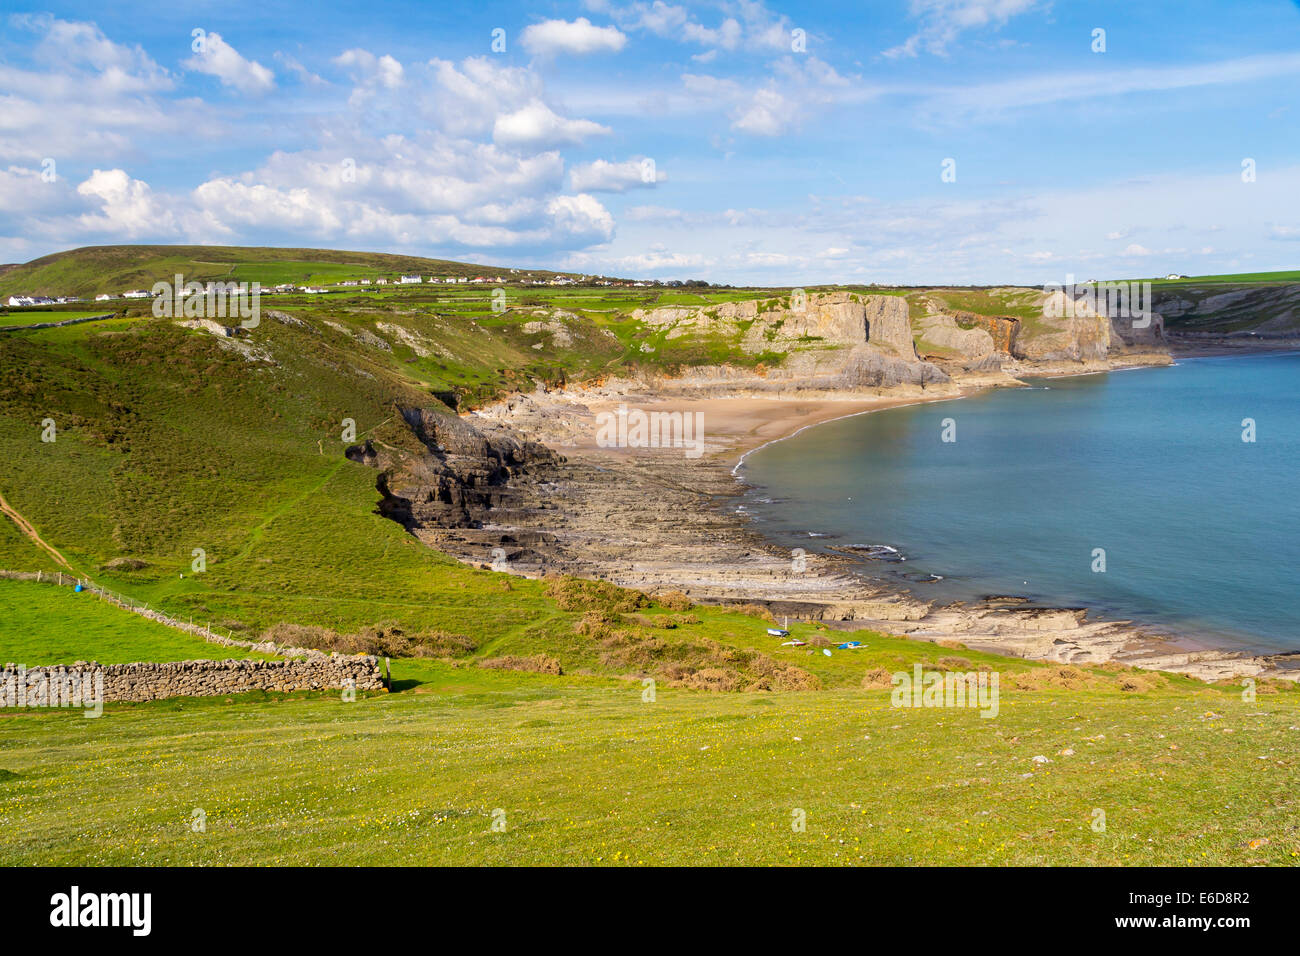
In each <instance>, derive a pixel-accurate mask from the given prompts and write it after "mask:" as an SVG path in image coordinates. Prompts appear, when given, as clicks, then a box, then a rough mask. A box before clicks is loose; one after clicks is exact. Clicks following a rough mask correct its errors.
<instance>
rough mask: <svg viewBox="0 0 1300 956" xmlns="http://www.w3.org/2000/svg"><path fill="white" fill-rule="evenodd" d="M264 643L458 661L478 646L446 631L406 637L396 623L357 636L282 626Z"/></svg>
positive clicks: (370, 628)
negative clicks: (447, 658)
mask: <svg viewBox="0 0 1300 956" xmlns="http://www.w3.org/2000/svg"><path fill="white" fill-rule="evenodd" d="M262 640H264V641H274V642H275V643H276V644H284V645H288V646H290V647H307V648H313V649H315V650H318V651H338V652H339V653H341V654H371V655H374V656H375V657H459V656H463V655H465V654H470V653H472V652H473V651H474V648H475V646H476V645H475V643H474V641H473V640H472V639H470V638H468V637H466V636H465V635H463V634H451V633H449V632H447V631H422V632H419V633H415V634H407V633H406V632H405V631H404V630H403V629H402V627H401V626H400V625H398V624H393V623H385V624H376V625H367V626H366V627H364V628H362V629H361V631H360V632H359V633H356V634H339V633H338V632H337V631H332V630H330V629H329V628H328V627H317V626H314V625H310V624H289V623H287V622H281V623H279V624H275V625H272V626H271V627H269V628H267V629H266V630H265V631H263V632H262Z"/></svg>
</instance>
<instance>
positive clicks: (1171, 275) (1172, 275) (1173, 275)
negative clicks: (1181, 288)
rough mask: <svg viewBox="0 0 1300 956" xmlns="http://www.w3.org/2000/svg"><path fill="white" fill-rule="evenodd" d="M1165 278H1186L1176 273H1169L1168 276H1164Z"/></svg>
mask: <svg viewBox="0 0 1300 956" xmlns="http://www.w3.org/2000/svg"><path fill="white" fill-rule="evenodd" d="M1165 278H1166V279H1186V278H1187V276H1182V275H1179V274H1178V273H1177V272H1171V273H1169V275H1167V276H1165Z"/></svg>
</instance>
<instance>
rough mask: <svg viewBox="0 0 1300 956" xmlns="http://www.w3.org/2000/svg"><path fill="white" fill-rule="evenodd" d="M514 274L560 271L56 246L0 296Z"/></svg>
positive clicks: (3, 285)
mask: <svg viewBox="0 0 1300 956" xmlns="http://www.w3.org/2000/svg"><path fill="white" fill-rule="evenodd" d="M502 272H506V273H510V274H512V276H513V277H514V278H516V279H519V278H531V277H534V276H542V275H545V276H554V275H562V274H564V273H557V272H554V271H549V270H547V271H538V270H518V271H515V270H509V269H503V268H502V267H500V266H488V265H481V264H475V263H470V262H455V261H452V260H448V259H426V258H421V257H419V256H402V255H389V254H387V253H380V252H345V251H338V250H332V249H277V248H266V247H256V246H147V245H145V246H131V245H123V246H85V247H82V248H80V249H70V250H68V251H66V252H56V253H54V254H52V255H48V256H42V257H41V258H40V259H33V260H32V261H31V262H28V263H24V264H22V265H16V266H9V267H6V268H5V269H4V270H3V271H0V295H5V296H8V295H12V294H15V293H30V294H33V295H76V296H82V297H85V296H93V295H98V294H100V293H109V294H112V295H117V294H120V293H121V292H123V291H125V290H127V289H148V288H149V287H150V286H152V285H153V284H154V283H155V282H158V281H160V280H166V281H169V282H170V281H172V278H173V277H174V276H175V275H177V274H181V275H184V276H185V278H186V281H190V280H194V281H199V282H209V281H213V282H216V281H221V282H230V281H236V282H253V281H257V282H260V283H262V285H263V286H273V285H278V284H280V283H289V282H292V283H296V284H304V285H306V284H316V283H326V282H336V281H340V280H343V279H363V278H379V277H381V276H386V277H389V278H392V277H396V276H399V275H402V274H403V273H418V274H421V275H426V276H427V275H438V276H467V277H473V276H480V275H489V276H496V275H498V274H501V273H502Z"/></svg>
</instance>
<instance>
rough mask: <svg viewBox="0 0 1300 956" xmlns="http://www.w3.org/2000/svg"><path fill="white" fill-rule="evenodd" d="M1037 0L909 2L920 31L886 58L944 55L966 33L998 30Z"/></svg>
mask: <svg viewBox="0 0 1300 956" xmlns="http://www.w3.org/2000/svg"><path fill="white" fill-rule="evenodd" d="M1036 2H1037V0H911V3H910V5H909V6H910V12H911V15H912V16H913V18H918V19H920V20H921V29H920V30H918V31H917V32H916V33H914V34H912V36H910V37H908V38H907V40H905V41H904V42H903V43H901V44H899V45H898V46H895V47H891V48H890V49H888V50H885V51H884V53H885V56H887V57H890V58H891V59H895V58H898V57H905V56H906V57H914V56H916V55H917V54H918V53H920V52H921V51H922V50H924V51H925V52H927V53H933V54H936V55H938V56H946V55H947V53H948V47H949V46H950V45H951V44H952V43H953V42H954V41H955V40H956V39H957V37H958V36H959V35H960V34H961V33H963V32H965V31H966V30H973V29H978V28H980V27H989V26H992V27H995V28H996V27H1001V26H1002V25H1003V24H1005V23H1006V22H1007V21H1008V20H1010V19H1011V18H1012V17H1014V16H1017V15H1018V14H1021V13H1024V12H1025V11H1027V10H1029V9H1031V8H1032V7H1033V6H1034V5H1035V3H1036Z"/></svg>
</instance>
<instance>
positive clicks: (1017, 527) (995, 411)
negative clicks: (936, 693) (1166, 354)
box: [738, 352, 1300, 652]
mask: <svg viewBox="0 0 1300 956" xmlns="http://www.w3.org/2000/svg"><path fill="white" fill-rule="evenodd" d="M738 474H739V475H740V476H741V477H742V478H743V479H744V481H745V482H746V483H747V484H749V485H750V486H751V488H750V490H749V491H748V492H747V493H746V495H745V501H744V505H743V506H744V508H745V509H746V511H747V513H748V514H749V515H751V517H752V518H753V521H754V522H755V524H754V527H755V530H758V531H761V532H763V533H764V534H766V535H767V536H768V537H769V538H771V539H774V540H776V541H778V542H781V543H782V544H784V545H787V546H789V547H790V548H791V550H792V551H794V550H795V549H797V548H802V549H804V550H805V551H808V552H818V551H825V552H830V551H831V549H832V548H838V549H846V550H847V551H848V553H851V554H853V555H855V556H856V557H857V558H858V559H860V564H859V567H860V568H861V569H862V572H863V573H866V574H868V575H869V576H873V577H876V578H878V579H881V580H883V581H885V582H886V583H889V584H892V585H894V586H896V587H897V588H899V589H900V590H906V591H908V592H910V593H911V594H912V595H914V596H915V597H917V598H921V599H933V600H937V601H941V602H947V601H953V600H967V601H969V600H979V599H982V598H986V597H990V596H999V597H1009V596H1010V597H1022V598H1025V599H1027V600H1028V601H1029V602H1031V603H1033V604H1040V605H1043V606H1051V607H1085V608H1089V609H1091V610H1092V611H1093V612H1094V613H1095V614H1096V615H1100V616H1104V617H1108V618H1118V619H1124V620H1133V621H1135V622H1138V623H1141V624H1144V625H1147V626H1149V627H1150V628H1151V629H1153V630H1155V631H1158V632H1165V633H1168V634H1170V635H1175V636H1180V637H1182V638H1184V639H1186V640H1188V641H1189V642H1190V643H1192V644H1193V645H1200V646H1211V647H1227V648H1231V649H1234V650H1237V649H1240V650H1251V651H1259V652H1279V651H1300V583H1298V581H1297V571H1298V569H1300V481H1298V480H1297V479H1298V478H1300V353H1295V352H1287V353H1256V354H1248V355H1233V356H1228V357H1204V358H1199V357H1198V358H1183V359H1180V360H1178V361H1177V363H1176V364H1175V365H1173V366H1169V367H1162V368H1139V369H1127V370H1122V371H1112V372H1107V373H1104V374H1095V375H1084V376H1075V377H1069V378H1051V379H1036V380H1031V381H1030V382H1029V387H1027V388H1004V389H995V390H991V391H987V392H983V393H980V394H978V395H975V396H972V397H968V398H964V399H957V400H953V401H942V402H931V403H923V404H916V405H911V406H904V407H896V408H890V409H883V410H880V411H875V412H870V413H867V414H862V415H855V416H851V417H847V418H842V419H838V420H835V421H831V422H828V423H825V424H821V425H818V426H815V427H812V428H807V429H805V430H803V431H801V432H799V433H797V434H795V435H793V436H791V437H789V438H785V439H782V440H779V441H776V442H772V443H769V444H768V445H765V446H763V447H762V448H759V449H756V450H755V451H753V452H751V453H750V454H749V455H748V456H747V457H746V458H745V460H744V461H743V463H742V464H741V466H740V468H739V469H738ZM842 553H843V552H842Z"/></svg>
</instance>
